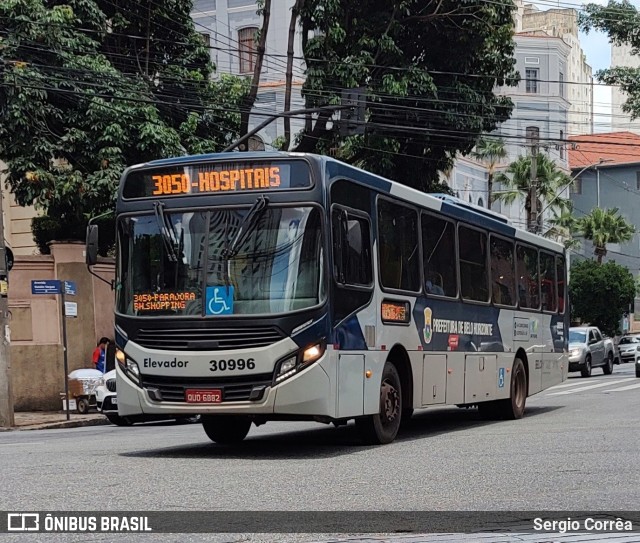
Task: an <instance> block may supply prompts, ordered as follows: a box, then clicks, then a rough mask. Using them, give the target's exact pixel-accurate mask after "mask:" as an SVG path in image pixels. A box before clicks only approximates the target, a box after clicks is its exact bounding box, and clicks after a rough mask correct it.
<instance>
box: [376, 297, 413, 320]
mask: <svg viewBox="0 0 640 543" xmlns="http://www.w3.org/2000/svg"><path fill="white" fill-rule="evenodd" d="M381 313H382V322H396V323H408V322H409V314H410V308H409V302H392V301H389V300H385V301H383V302H382V311H381Z"/></svg>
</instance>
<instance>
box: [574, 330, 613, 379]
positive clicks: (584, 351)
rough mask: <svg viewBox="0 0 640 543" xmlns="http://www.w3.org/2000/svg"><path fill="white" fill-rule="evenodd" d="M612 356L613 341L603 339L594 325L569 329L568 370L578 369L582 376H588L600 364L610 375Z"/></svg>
mask: <svg viewBox="0 0 640 543" xmlns="http://www.w3.org/2000/svg"><path fill="white" fill-rule="evenodd" d="M614 358H615V352H614V348H613V342H612V341H607V340H605V339H604V338H603V337H602V333H601V332H600V330H599V329H598V328H596V327H595V326H579V327H572V328H570V329H569V371H579V372H580V373H581V374H582V377H590V376H591V370H592V369H593V368H595V367H598V366H600V367H602V371H603V372H604V373H605V375H610V374H611V373H613V363H614Z"/></svg>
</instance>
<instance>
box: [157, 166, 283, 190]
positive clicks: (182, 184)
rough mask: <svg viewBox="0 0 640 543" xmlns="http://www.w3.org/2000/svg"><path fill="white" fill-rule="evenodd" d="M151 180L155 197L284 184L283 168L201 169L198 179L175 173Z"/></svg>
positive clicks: (270, 187) (252, 188) (268, 187)
mask: <svg viewBox="0 0 640 543" xmlns="http://www.w3.org/2000/svg"><path fill="white" fill-rule="evenodd" d="M194 173H195V172H194ZM151 179H152V181H153V183H154V189H153V192H152V193H151V194H152V196H172V195H176V194H188V193H211V192H238V191H243V190H255V189H263V190H264V189H266V190H268V189H272V188H278V187H280V185H281V178H280V167H279V166H272V167H265V168H241V169H233V170H214V169H211V170H208V171H207V170H202V169H199V171H198V172H197V177H195V176H190V175H188V174H186V173H175V174H167V175H153V176H151Z"/></svg>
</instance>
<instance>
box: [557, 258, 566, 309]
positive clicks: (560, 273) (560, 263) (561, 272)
mask: <svg viewBox="0 0 640 543" xmlns="http://www.w3.org/2000/svg"><path fill="white" fill-rule="evenodd" d="M556 274H557V275H556V276H557V279H558V313H560V314H561V315H562V314H563V313H564V299H565V293H564V286H565V282H564V280H565V269H564V258H562V257H561V256H559V257H557V258H556Z"/></svg>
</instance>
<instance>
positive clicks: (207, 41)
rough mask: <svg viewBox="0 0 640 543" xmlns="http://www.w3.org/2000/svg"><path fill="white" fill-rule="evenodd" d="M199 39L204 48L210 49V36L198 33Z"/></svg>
mask: <svg viewBox="0 0 640 543" xmlns="http://www.w3.org/2000/svg"><path fill="white" fill-rule="evenodd" d="M200 37H201V38H202V43H204V46H205V47H209V48H210V47H211V34H208V33H207V32H200Z"/></svg>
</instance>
